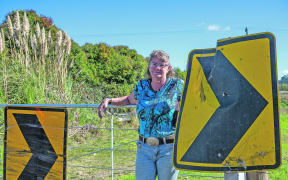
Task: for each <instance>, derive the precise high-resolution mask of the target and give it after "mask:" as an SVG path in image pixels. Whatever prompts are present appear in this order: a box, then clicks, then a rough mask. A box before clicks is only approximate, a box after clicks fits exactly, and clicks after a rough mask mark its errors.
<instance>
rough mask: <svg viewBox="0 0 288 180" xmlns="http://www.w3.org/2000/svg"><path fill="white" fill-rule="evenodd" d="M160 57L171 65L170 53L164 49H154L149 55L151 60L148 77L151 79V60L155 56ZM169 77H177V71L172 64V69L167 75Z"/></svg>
mask: <svg viewBox="0 0 288 180" xmlns="http://www.w3.org/2000/svg"><path fill="white" fill-rule="evenodd" d="M155 57H156V58H158V59H160V60H161V61H162V62H164V63H168V64H169V66H171V65H170V58H169V55H168V54H167V53H166V52H165V51H163V50H153V51H152V53H151V54H150V57H149V62H148V67H147V76H148V79H151V75H150V72H149V64H150V62H151V60H152V59H153V58H155ZM166 77H167V78H171V77H175V72H174V70H173V68H172V66H171V70H170V71H169V72H168V73H167V75H166Z"/></svg>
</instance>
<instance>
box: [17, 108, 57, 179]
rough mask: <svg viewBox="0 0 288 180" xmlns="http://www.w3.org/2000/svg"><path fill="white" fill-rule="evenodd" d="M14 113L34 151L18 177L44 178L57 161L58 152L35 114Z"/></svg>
mask: <svg viewBox="0 0 288 180" xmlns="http://www.w3.org/2000/svg"><path fill="white" fill-rule="evenodd" d="M13 115H14V117H15V119H16V121H17V123H18V126H19V128H20V130H21V132H22V134H23V136H24V138H25V140H26V142H27V144H28V145H29V147H30V150H31V153H32V156H31V158H30V160H29V162H28V163H27V165H26V166H25V168H24V170H23V171H22V173H21V174H20V176H19V178H18V179H21V180H22V179H44V178H45V177H46V175H47V174H48V172H49V171H50V169H51V167H52V166H53V164H54V163H55V161H56V159H57V154H56V152H55V151H54V149H53V147H52V145H51V143H50V141H49V139H48V138H47V135H46V134H45V131H44V129H43V127H42V126H41V124H40V122H39V120H38V118H37V116H36V115H35V114H16V113H13Z"/></svg>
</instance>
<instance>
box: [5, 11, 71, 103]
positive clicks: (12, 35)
mask: <svg viewBox="0 0 288 180" xmlns="http://www.w3.org/2000/svg"><path fill="white" fill-rule="evenodd" d="M20 17H21V19H22V25H21V21H20ZM6 20H7V21H6V22H7V23H6V24H5V25H6V27H4V30H3V29H1V32H0V53H2V52H4V49H5V37H4V31H5V30H6V31H7V34H8V40H9V43H10V44H9V45H10V46H9V49H8V51H7V52H8V54H9V56H10V58H8V59H9V60H11V61H12V63H14V64H15V63H16V64H18V63H19V65H20V66H21V67H20V69H23V72H24V74H22V75H23V77H27V78H31V79H33V77H37V78H36V79H37V80H36V81H37V83H38V85H37V86H39V87H40V89H41V91H42V94H45V92H47V93H48V89H49V88H48V87H51V86H52V87H53V88H56V89H58V90H57V91H58V92H61V94H62V96H63V94H65V93H64V91H65V86H66V81H67V77H68V71H67V69H68V66H71V65H73V63H70V64H69V65H68V62H69V53H70V51H71V38H70V37H69V36H68V34H67V33H66V32H63V31H61V30H59V31H57V33H56V41H55V42H53V38H52V32H51V31H50V30H49V31H47V30H46V29H45V27H41V26H40V24H39V23H38V22H37V23H36V25H32V24H33V23H31V22H29V19H28V18H27V14H26V12H23V11H20V12H18V11H16V12H15V13H14V15H13V21H11V19H10V16H9V15H8V16H7V19H6ZM8 54H7V55H8ZM71 62H72V61H71ZM3 72H4V73H5V77H8V75H7V70H6V68H5V71H4V70H3ZM32 76H33V77H32ZM3 77H4V76H3ZM6 79H7V78H6ZM8 84H9V83H7V80H5V82H3V87H4V88H6V89H7V88H8ZM49 93H51V92H49ZM66 99H67V98H66Z"/></svg>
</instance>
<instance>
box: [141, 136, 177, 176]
mask: <svg viewBox="0 0 288 180" xmlns="http://www.w3.org/2000/svg"><path fill="white" fill-rule="evenodd" d="M137 146H138V148H137V157H136V180H150V179H151V180H155V178H156V175H158V179H159V180H176V179H177V176H178V172H179V171H178V170H176V169H175V168H174V167H173V165H172V154H173V143H170V144H163V145H159V146H149V145H148V144H145V143H143V142H141V141H138V142H137Z"/></svg>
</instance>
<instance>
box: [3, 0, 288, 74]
mask: <svg viewBox="0 0 288 180" xmlns="http://www.w3.org/2000/svg"><path fill="white" fill-rule="evenodd" d="M0 4H1V7H0V22H3V21H4V20H5V17H6V15H7V14H8V13H9V12H11V11H13V10H22V9H27V10H30V9H33V10H35V11H36V13H37V14H39V15H44V16H47V17H51V18H52V19H53V22H54V24H55V25H56V26H57V27H59V28H60V29H62V30H64V31H66V32H67V34H68V35H69V36H70V37H71V38H72V39H73V40H74V41H75V42H77V43H78V44H79V45H84V44H85V43H93V44H94V43H100V42H104V43H106V44H108V45H110V46H115V45H126V46H128V47H129V48H130V49H135V50H136V51H137V52H138V53H139V54H141V55H142V56H144V57H148V56H149V54H150V53H151V52H152V50H154V49H162V50H164V51H166V52H167V53H168V54H169V56H170V61H171V64H172V66H173V67H179V68H180V69H181V70H186V64H187V59H188V54H189V52H190V51H191V50H193V49H206V48H215V47H216V42H217V40H218V39H223V38H228V37H237V36H242V35H245V28H246V27H247V28H248V33H249V34H254V33H260V32H272V33H273V34H274V35H275V37H276V52H277V68H278V79H280V78H281V77H282V76H283V75H285V74H288V0H274V1H271V0H240V1H233V0H217V1H215V0H210V1H209V0H202V1H193V0H177V1H176V0H173V1H172V0H105V1H104V0H102V1H98V0H49V1H39V0H11V1H10V0H0Z"/></svg>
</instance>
